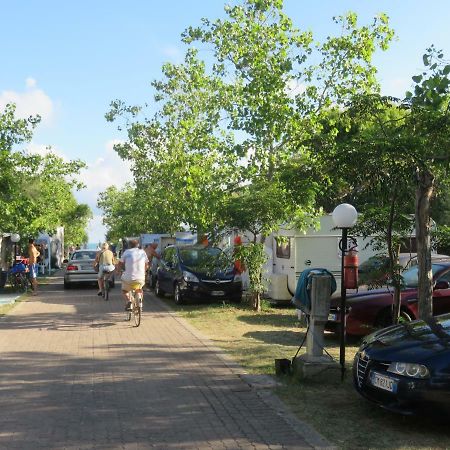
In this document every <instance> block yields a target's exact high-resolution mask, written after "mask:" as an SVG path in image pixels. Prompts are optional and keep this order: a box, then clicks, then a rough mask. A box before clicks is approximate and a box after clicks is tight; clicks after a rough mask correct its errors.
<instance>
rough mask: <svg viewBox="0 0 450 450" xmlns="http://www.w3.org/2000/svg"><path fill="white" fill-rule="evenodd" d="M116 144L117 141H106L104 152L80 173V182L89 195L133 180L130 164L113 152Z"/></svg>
mask: <svg viewBox="0 0 450 450" xmlns="http://www.w3.org/2000/svg"><path fill="white" fill-rule="evenodd" d="M118 143H120V141H119V140H111V141H108V142H107V143H106V145H105V150H104V152H103V153H102V154H101V155H100V156H98V157H97V159H96V160H95V161H93V162H90V163H89V162H88V167H87V169H85V170H83V172H82V173H81V176H80V180H81V181H83V182H84V183H85V184H86V185H87V190H88V191H89V192H90V193H91V194H95V195H97V194H98V193H99V192H101V191H104V190H105V189H106V188H107V187H108V186H111V185H114V186H116V187H121V186H123V185H124V184H125V183H126V182H128V181H132V180H133V177H132V174H131V171H130V163H129V162H128V161H123V160H122V159H120V158H119V156H118V155H117V153H116V152H115V151H114V148H113V147H114V145H115V144H118Z"/></svg>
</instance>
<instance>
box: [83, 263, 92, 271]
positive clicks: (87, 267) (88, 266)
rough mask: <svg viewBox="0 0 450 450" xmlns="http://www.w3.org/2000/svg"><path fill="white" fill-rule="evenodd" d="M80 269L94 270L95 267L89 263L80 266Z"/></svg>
mask: <svg viewBox="0 0 450 450" xmlns="http://www.w3.org/2000/svg"><path fill="white" fill-rule="evenodd" d="M80 269H81V270H94V268H93V267H92V266H90V265H89V264H88V265H83V266H80Z"/></svg>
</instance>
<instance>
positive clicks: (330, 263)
mask: <svg viewBox="0 0 450 450" xmlns="http://www.w3.org/2000/svg"><path fill="white" fill-rule="evenodd" d="M350 234H351V230H350ZM278 236H282V239H278V240H277V237H278ZM354 238H355V240H356V246H357V247H356V249H357V251H358V256H359V261H360V263H361V262H364V261H365V260H367V259H368V258H369V257H371V256H374V255H375V254H376V253H377V252H375V251H374V250H373V248H372V246H371V245H370V240H371V239H370V238H368V239H364V238H362V237H358V236H356V237H355V236H354ZM340 240H341V230H339V229H336V228H335V225H334V223H333V219H332V216H331V215H326V216H323V217H321V218H320V228H319V229H317V230H315V229H309V230H308V231H306V232H305V233H301V232H299V231H298V230H294V229H292V230H285V229H281V230H280V231H278V232H277V233H274V234H273V235H271V236H270V237H269V239H268V242H267V245H268V246H269V252H270V253H271V255H272V256H271V259H272V272H271V273H269V279H270V284H269V292H268V295H269V297H270V298H271V299H272V300H273V301H275V302H285V301H289V300H290V299H291V298H292V296H293V294H294V292H295V288H296V286H297V280H298V278H299V277H300V274H301V272H302V271H303V270H305V269H309V268H324V269H327V270H329V271H330V272H331V273H332V274H333V275H334V277H335V278H336V282H337V285H338V287H337V291H336V292H340V282H341V263H342V253H341V250H340V249H339V242H340ZM350 243H351V244H353V241H352V240H350V239H349V244H350Z"/></svg>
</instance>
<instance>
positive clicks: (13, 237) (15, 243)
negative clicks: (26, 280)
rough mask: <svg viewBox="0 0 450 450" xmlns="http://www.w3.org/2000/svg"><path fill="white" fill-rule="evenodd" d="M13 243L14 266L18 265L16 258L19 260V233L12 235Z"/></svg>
mask: <svg viewBox="0 0 450 450" xmlns="http://www.w3.org/2000/svg"><path fill="white" fill-rule="evenodd" d="M10 239H11V242H12V243H13V244H14V262H13V264H15V263H16V258H17V243H18V242H19V241H20V235H19V234H17V233H12V234H11V236H10Z"/></svg>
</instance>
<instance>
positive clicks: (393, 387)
mask: <svg viewBox="0 0 450 450" xmlns="http://www.w3.org/2000/svg"><path fill="white" fill-rule="evenodd" d="M353 381H354V384H355V387H356V390H357V391H358V392H359V393H360V394H361V395H363V396H364V397H365V398H367V399H368V400H370V401H372V402H374V403H376V404H378V405H379V406H381V407H383V408H386V409H388V410H391V411H394V412H398V413H402V414H415V413H419V412H420V413H422V412H423V413H425V412H431V413H432V412H444V413H447V414H448V413H450V314H443V315H440V316H435V317H432V318H430V319H427V320H415V321H412V322H407V323H403V324H400V325H395V326H392V327H389V328H385V329H382V330H379V331H377V332H375V333H373V334H370V335H369V336H366V337H365V338H364V339H363V341H362V344H361V346H360V348H359V351H358V353H357V354H356V356H355V360H354V365H353Z"/></svg>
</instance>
